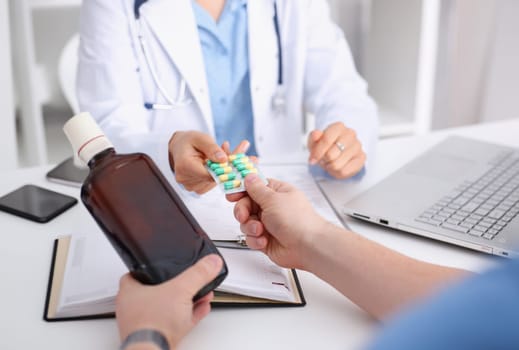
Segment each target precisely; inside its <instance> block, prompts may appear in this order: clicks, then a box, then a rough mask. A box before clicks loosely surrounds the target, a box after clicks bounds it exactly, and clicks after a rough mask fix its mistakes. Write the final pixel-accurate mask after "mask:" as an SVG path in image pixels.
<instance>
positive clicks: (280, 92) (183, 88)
mask: <svg viewBox="0 0 519 350" xmlns="http://www.w3.org/2000/svg"><path fill="white" fill-rule="evenodd" d="M146 1H147V0H136V1H135V2H134V8H133V10H134V15H135V20H136V22H137V30H138V33H137V38H138V41H139V47H140V49H141V52H142V56H143V58H144V62H145V63H146V66H147V67H148V71H149V72H150V75H151V78H152V80H153V83H154V84H155V86H156V87H157V89H158V91H159V92H160V94H161V95H162V97H163V98H164V100H165V101H166V102H165V103H156V102H150V101H146V102H144V108H146V109H148V110H170V109H174V108H179V107H184V106H187V105H189V104H191V103H193V99H192V98H191V97H189V96H187V83H186V80H185V79H184V78H181V79H180V84H179V88H178V92H177V96H176V97H174V98H173V97H172V96H171V95H170V94H169V93H168V92H167V91H166V88H165V87H164V84H162V81H161V80H160V78H159V75H158V73H157V69H155V65H154V64H153V61H152V59H151V55H150V53H149V50H148V47H147V45H146V40H145V39H144V36H143V30H142V29H143V26H144V25H148V23H147V22H146V19H145V18H143V17H142V16H140V13H139V8H140V7H141V5H142V4H144V3H145V2H146ZM148 26H149V25H148ZM274 30H275V32H276V43H277V49H278V53H279V56H278V72H277V73H278V79H277V86H276V91H275V92H274V95H273V96H272V102H271V104H272V110H273V111H274V113H275V115H281V114H284V113H285V107H286V99H285V88H284V85H283V51H282V47H281V33H280V28H279V17H278V9H277V4H276V1H274Z"/></svg>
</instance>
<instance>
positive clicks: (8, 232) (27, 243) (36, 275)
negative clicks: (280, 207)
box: [0, 119, 519, 350]
mask: <svg viewBox="0 0 519 350" xmlns="http://www.w3.org/2000/svg"><path fill="white" fill-rule="evenodd" d="M518 130H519V119H515V120H511V121H506V122H499V123H493V124H485V125H477V126H471V127H464V128H459V129H451V130H448V131H442V132H437V133H432V134H428V135H424V136H420V137H406V138H398V139H389V140H384V141H382V142H380V144H379V147H378V152H377V157H376V159H374V160H373V161H372V164H371V166H372V167H371V168H369V171H368V173H367V175H366V176H365V178H364V179H363V180H362V181H360V182H346V183H345V182H335V181H326V182H324V183H321V186H322V187H323V188H324V189H325V191H326V192H327V195H328V196H329V198H330V200H331V201H332V203H333V204H334V206H335V207H336V210H338V211H340V207H341V206H342V204H343V203H344V202H346V201H347V200H348V199H349V198H352V197H353V196H354V195H355V194H357V193H359V192H360V191H361V190H363V189H365V188H366V187H368V186H370V185H372V184H373V183H375V182H376V181H378V180H380V179H381V178H382V177H384V176H385V175H387V174H389V173H390V172H392V171H394V170H396V169H397V168H398V167H399V166H401V165H402V164H403V163H405V162H407V161H409V160H410V159H412V158H413V157H414V156H416V155H418V154H419V153H421V152H423V151H424V150H425V149H427V148H429V147H430V146H432V145H433V144H435V143H437V142H438V141H440V140H442V139H443V138H444V137H445V136H446V135H447V134H458V135H463V136H468V137H473V138H478V139H482V140H488V141H494V142H498V143H502V144H506V145H512V146H517V147H519V138H518V137H517V134H518ZM48 169H49V167H39V168H29V169H21V170H16V171H10V172H7V171H4V172H2V175H1V176H0V195H3V194H5V193H7V192H9V191H11V190H12V189H14V188H16V187H18V186H20V185H22V184H25V183H34V184H38V185H41V186H44V187H47V188H51V189H54V190H57V191H60V192H63V193H68V194H72V195H76V196H77V195H78V194H79V189H74V188H71V187H66V186H61V185H57V184H51V183H49V182H47V181H46V180H45V177H44V176H45V173H46V171H47V170H48ZM345 221H346V222H347V224H348V225H349V226H350V227H351V228H352V229H353V230H355V231H356V232H359V233H361V234H363V235H365V236H366V237H369V238H371V239H374V240H377V241H379V242H381V243H382V244H385V245H387V246H389V247H391V248H393V249H397V250H399V251H401V252H403V253H405V254H407V255H410V256H413V257H416V258H419V259H423V260H427V261H432V262H436V263H443V264H446V265H451V266H457V267H462V268H467V269H471V270H480V269H482V268H484V267H485V266H488V265H489V264H492V262H493V258H491V257H489V256H486V255H483V254H481V253H477V252H472V251H469V250H466V249H463V248H458V247H454V246H450V245H447V244H443V243H439V242H434V241H432V240H428V239H423V238H419V237H415V236H412V235H408V234H404V233H399V232H397V231H393V230H387V229H383V228H378V227H375V226H373V225H368V224H364V223H362V222H360V221H357V220H352V219H349V218H346V219H345ZM0 223H1V224H0V225H1V226H0V227H1V232H0V236H1V244H0V272H1V275H2V276H3V277H2V292H1V296H2V297H1V298H0V310H1V316H0V334H1V336H0V348H1V349H56V350H59V349H67V350H68V349H78V350H79V349H85V350H86V349H88V350H91V349H97V350H114V349H117V348H118V345H119V338H118V333H117V327H116V323H115V320H113V319H107V320H94V321H73V322H57V323H47V322H45V321H43V318H42V316H43V307H44V301H45V294H46V288H47V280H48V275H49V267H50V260H51V253H52V244H53V241H54V239H55V238H56V237H57V236H59V235H63V234H67V233H72V232H76V231H77V230H78V228H80V227H82V226H84V225H91V224H92V221H91V219H90V218H89V217H88V214H87V213H86V210H85V209H84V208H83V207H82V205H81V204H79V205H76V206H75V207H74V208H72V209H70V210H68V211H67V212H65V213H64V214H62V215H60V216H59V217H57V218H56V219H54V220H53V221H51V222H50V223H48V224H38V223H32V222H30V221H27V220H24V219H21V218H17V217H15V216H12V215H9V214H6V213H2V212H0ZM367 273H369V272H367ZM299 276H300V280H301V284H302V287H303V290H304V293H305V296H306V299H307V303H308V304H307V306H305V307H303V308H264V309H263V308H262V309H253V308H242V309H213V311H212V312H211V314H210V315H209V316H208V317H207V318H206V319H204V320H203V321H202V322H201V323H200V324H199V326H198V327H197V328H195V330H194V331H193V332H192V333H191V334H190V335H189V336H188V337H187V338H186V339H185V340H184V342H183V343H182V344H181V346H180V348H181V349H287V348H288V349H317V348H319V349H360V348H362V347H363V346H364V345H365V344H366V343H367V342H369V340H370V338H371V337H372V335H373V334H374V331H375V330H376V328H377V324H376V323H375V322H374V321H373V320H372V319H370V317H369V316H367V314H365V313H364V312H363V311H361V310H360V309H358V308H357V307H356V306H355V305H353V304H352V303H351V302H349V301H348V300H347V299H346V298H343V297H342V296H341V295H340V294H339V293H338V292H337V291H336V290H335V289H333V288H332V287H330V286H328V285H327V284H326V283H324V282H322V281H320V280H319V279H317V278H316V277H314V276H313V275H311V274H309V273H305V272H299Z"/></svg>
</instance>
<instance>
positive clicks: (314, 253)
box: [301, 219, 341, 273]
mask: <svg viewBox="0 0 519 350" xmlns="http://www.w3.org/2000/svg"><path fill="white" fill-rule="evenodd" d="M340 230H341V229H340V228H338V227H337V226H335V225H334V224H332V223H330V222H328V221H326V220H324V219H322V222H321V223H320V225H318V226H317V227H314V228H313V229H312V232H310V233H309V234H308V235H306V238H305V239H304V240H303V249H302V250H301V251H302V252H303V254H302V256H303V257H304V259H302V261H304V262H302V269H303V270H305V271H308V272H312V273H316V271H318V270H319V264H321V263H322V262H324V260H326V259H325V258H327V257H328V255H329V246H330V244H331V245H334V244H335V243H336V238H335V236H336V235H337V233H338V231H340Z"/></svg>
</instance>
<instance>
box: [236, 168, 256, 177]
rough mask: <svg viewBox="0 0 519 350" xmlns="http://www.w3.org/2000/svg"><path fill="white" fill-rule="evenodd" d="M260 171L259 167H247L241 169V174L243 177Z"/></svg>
mask: <svg viewBox="0 0 519 350" xmlns="http://www.w3.org/2000/svg"><path fill="white" fill-rule="evenodd" d="M257 173H258V169H256V168H254V169H246V170H242V171H240V174H241V177H245V176H247V175H249V174H257Z"/></svg>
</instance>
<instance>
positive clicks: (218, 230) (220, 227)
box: [180, 163, 342, 240]
mask: <svg viewBox="0 0 519 350" xmlns="http://www.w3.org/2000/svg"><path fill="white" fill-rule="evenodd" d="M258 167H259V169H260V171H261V172H262V173H263V175H265V176H266V177H267V178H274V179H277V180H281V181H284V182H288V183H290V184H291V185H293V186H295V187H297V188H298V189H299V190H301V191H302V192H303V193H304V194H305V195H306V197H307V198H308V200H309V201H310V202H311V203H312V205H313V207H314V208H315V210H316V211H317V212H318V213H319V214H320V215H321V216H323V217H324V218H325V219H326V220H328V221H330V222H332V223H334V224H336V225H339V226H342V223H341V221H340V220H339V219H338V218H337V215H336V214H335V212H334V210H333V209H332V207H331V206H330V204H329V203H328V201H327V199H326V197H325V196H324V195H323V194H322V192H321V190H320V189H319V187H318V185H317V183H316V182H315V180H314V178H313V177H312V175H311V174H310V173H309V171H308V165H306V164H291V165H279V164H276V165H269V164H261V163H260V164H259V165H258ZM180 195H181V196H182V199H183V200H184V202H185V203H186V205H187V207H188V208H189V210H190V211H191V213H192V214H193V216H194V217H195V218H196V219H197V221H198V223H199V224H200V225H201V226H202V228H203V229H204V230H205V231H206V233H207V234H208V235H209V237H211V239H218V240H227V239H231V240H232V239H235V238H236V237H238V236H239V235H240V234H241V231H240V225H239V223H238V222H237V221H236V219H235V218H234V212H233V209H234V203H230V202H228V201H227V200H226V198H225V194H224V193H223V192H222V191H221V190H220V189H218V188H215V189H213V190H212V191H210V192H208V193H206V194H203V195H201V196H192V195H189V194H186V192H185V191H184V192H183V193H181V194H180Z"/></svg>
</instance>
